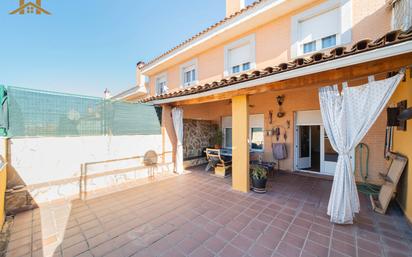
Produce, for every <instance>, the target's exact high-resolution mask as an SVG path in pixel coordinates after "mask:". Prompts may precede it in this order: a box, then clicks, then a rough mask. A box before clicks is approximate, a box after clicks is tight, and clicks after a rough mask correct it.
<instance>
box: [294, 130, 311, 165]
mask: <svg viewBox="0 0 412 257" xmlns="http://www.w3.org/2000/svg"><path fill="white" fill-rule="evenodd" d="M297 130H298V142H297V147H298V151H297V152H298V158H297V168H298V169H308V168H310V167H311V166H312V165H311V144H312V142H311V138H312V137H311V127H310V126H298V127H297Z"/></svg>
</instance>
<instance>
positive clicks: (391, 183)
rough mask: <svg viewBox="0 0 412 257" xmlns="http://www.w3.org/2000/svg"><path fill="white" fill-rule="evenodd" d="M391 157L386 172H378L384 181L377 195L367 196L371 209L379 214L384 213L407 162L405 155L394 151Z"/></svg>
mask: <svg viewBox="0 0 412 257" xmlns="http://www.w3.org/2000/svg"><path fill="white" fill-rule="evenodd" d="M391 158H392V162H391V165H390V167H389V169H388V172H386V173H379V174H380V176H381V177H382V178H383V179H384V181H385V182H384V184H383V185H382V187H381V189H380V191H379V195H378V196H377V197H374V196H373V195H370V196H369V198H370V200H371V203H372V209H373V210H374V211H376V212H378V213H381V214H385V213H386V210H387V208H388V206H389V203H390V201H391V199H392V196H393V194H394V193H395V190H396V187H397V185H398V182H399V179H400V178H401V176H402V172H403V170H404V169H405V166H406V163H407V162H408V159H407V158H406V157H404V156H402V155H400V154H396V153H392V154H391Z"/></svg>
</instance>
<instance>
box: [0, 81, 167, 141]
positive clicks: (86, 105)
mask: <svg viewBox="0 0 412 257" xmlns="http://www.w3.org/2000/svg"><path fill="white" fill-rule="evenodd" d="M0 103H1V107H2V110H1V113H0V134H1V135H2V136H8V137H42V136H44V137H48V136H53V137H64V136H98V135H155V134H160V133H161V124H160V123H161V110H160V109H159V108H157V107H155V106H153V105H149V104H140V103H129V102H123V101H112V100H105V99H103V98H98V97H88V96H79V95H73V94H63V93H57V92H50V91H42V90H34V89H27V88H18V87H11V86H8V87H5V86H0Z"/></svg>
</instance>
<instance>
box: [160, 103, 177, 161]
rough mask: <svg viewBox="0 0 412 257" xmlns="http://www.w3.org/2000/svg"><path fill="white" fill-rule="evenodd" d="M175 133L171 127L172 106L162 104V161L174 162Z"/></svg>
mask: <svg viewBox="0 0 412 257" xmlns="http://www.w3.org/2000/svg"><path fill="white" fill-rule="evenodd" d="M176 145H177V140H176V135H175V132H174V127H173V120H172V108H171V106H168V105H163V106H162V159H163V160H162V162H163V163H171V162H173V163H175V156H176Z"/></svg>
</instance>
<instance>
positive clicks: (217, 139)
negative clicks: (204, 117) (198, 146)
mask: <svg viewBox="0 0 412 257" xmlns="http://www.w3.org/2000/svg"><path fill="white" fill-rule="evenodd" d="M222 140H223V133H222V131H221V130H220V129H219V128H217V129H216V136H215V145H214V147H215V149H220V148H222V146H221V143H222Z"/></svg>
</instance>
